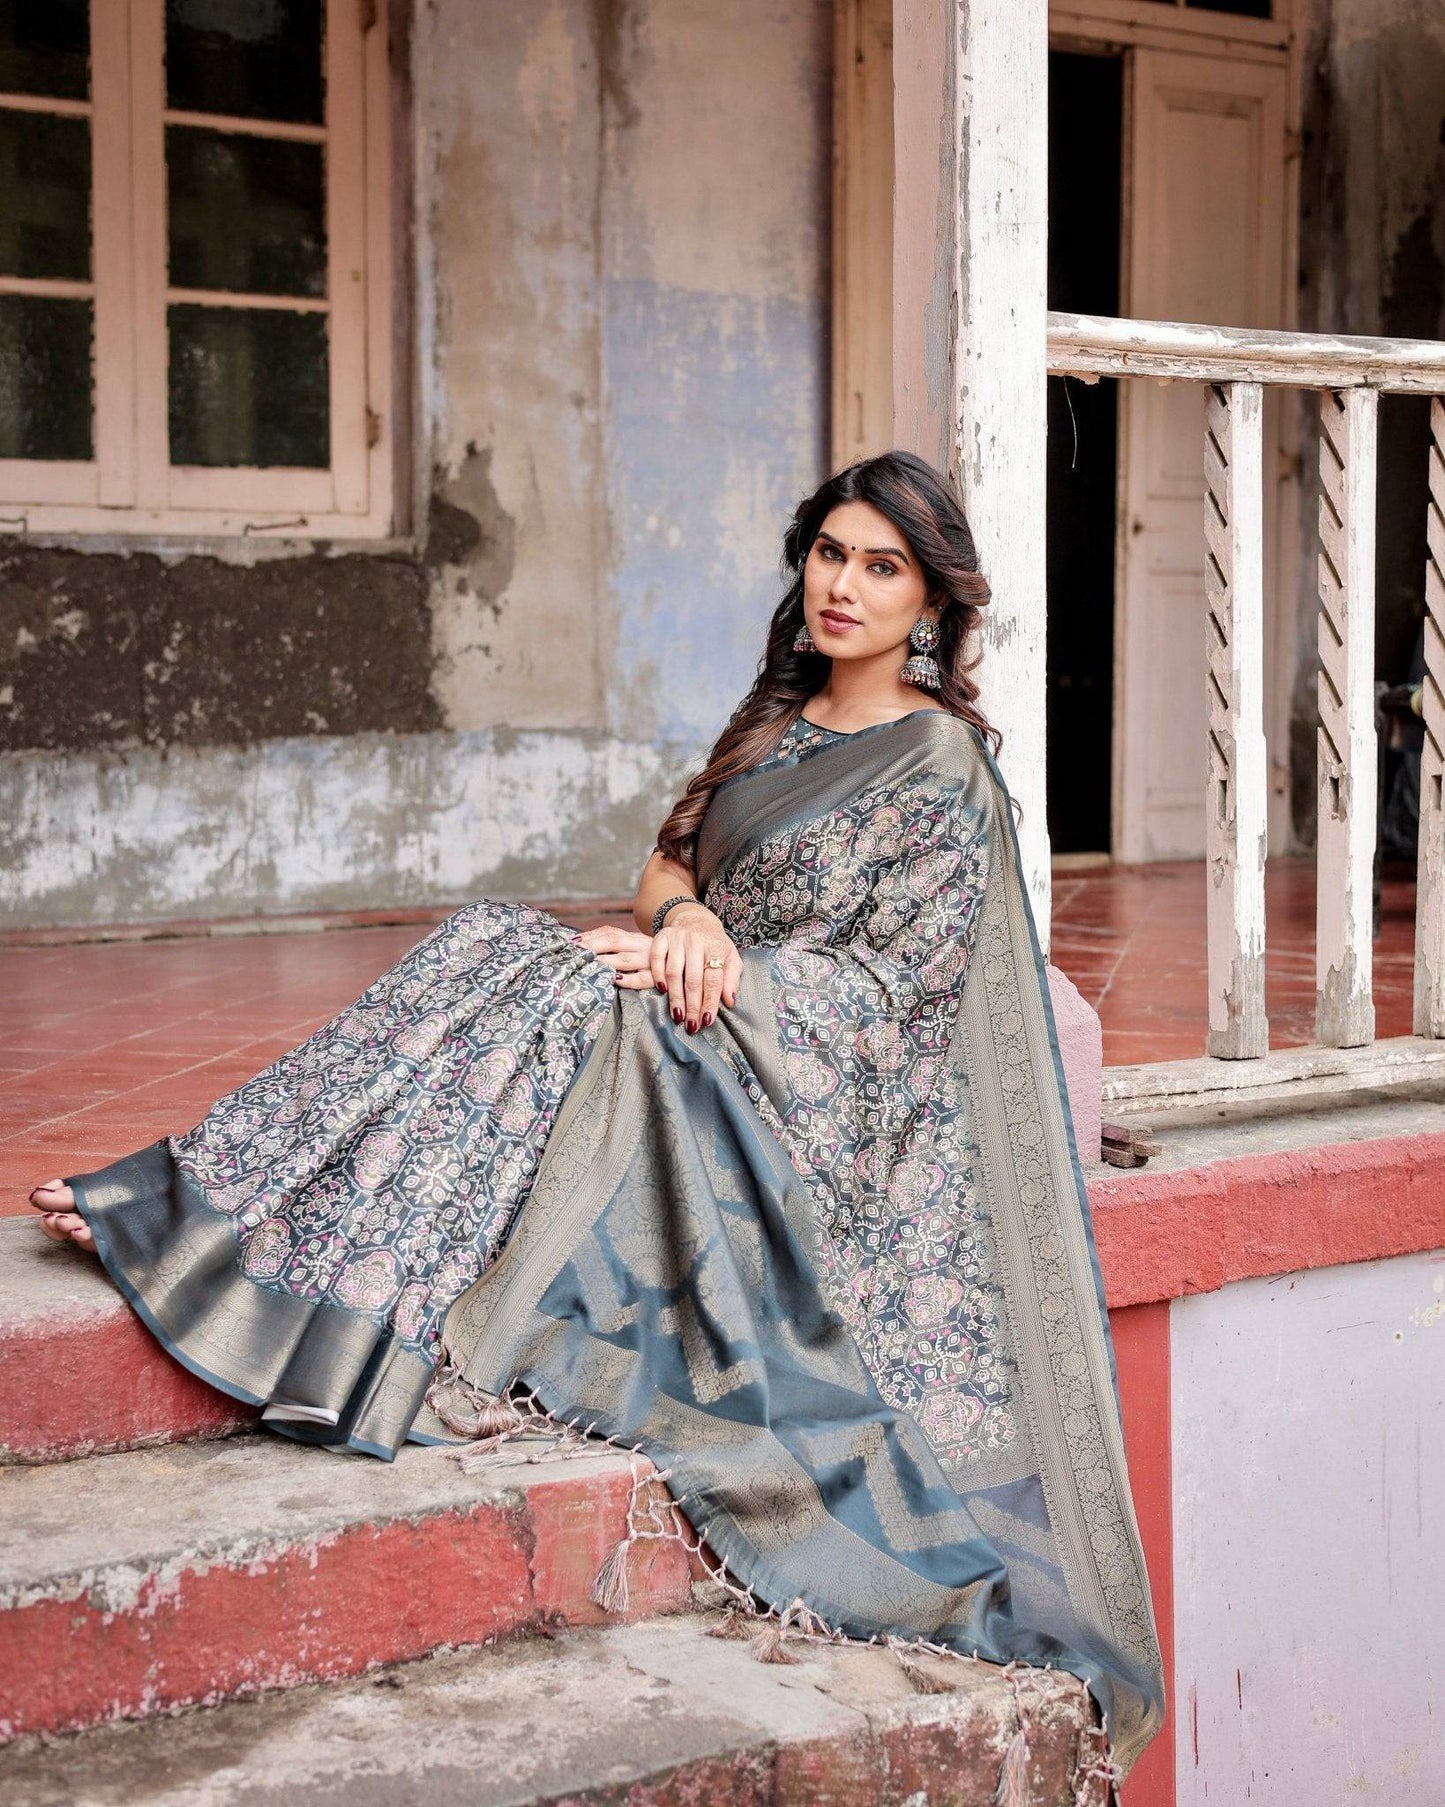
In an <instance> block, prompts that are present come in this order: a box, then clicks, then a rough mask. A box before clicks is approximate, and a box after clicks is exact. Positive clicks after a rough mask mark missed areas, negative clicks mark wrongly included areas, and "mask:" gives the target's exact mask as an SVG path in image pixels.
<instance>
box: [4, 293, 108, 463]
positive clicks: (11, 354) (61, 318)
mask: <svg viewBox="0 0 1445 1807" xmlns="http://www.w3.org/2000/svg"><path fill="white" fill-rule="evenodd" d="M92 325H93V322H92V317H91V304H90V302H88V301H57V300H53V299H52V298H51V297H50V296H48V295H0V458H81V459H88V458H90V457H91V456H92V455H93V454H92V449H91V431H90V419H91V402H90V346H91V334H92Z"/></svg>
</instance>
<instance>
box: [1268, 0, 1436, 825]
mask: <svg viewBox="0 0 1445 1807" xmlns="http://www.w3.org/2000/svg"><path fill="white" fill-rule="evenodd" d="M1303 29H1304V33H1305V52H1304V66H1303V67H1304V91H1303V102H1304V113H1303V125H1304V152H1303V163H1302V167H1301V211H1300V266H1301V286H1300V325H1301V327H1302V328H1304V329H1305V330H1320V331H1329V332H1347V333H1385V334H1398V335H1400V336H1402V337H1406V338H1422V339H1437V338H1442V337H1445V9H1442V7H1441V6H1440V5H1439V4H1438V0H1305V4H1304V18H1303ZM1303 405H1304V406H1305V408H1306V409H1307V411H1308V420H1309V424H1308V426H1307V430H1306V435H1305V439H1304V443H1305V444H1306V446H1308V447H1310V448H1313V446H1314V443H1315V441H1314V437H1313V433H1314V420H1313V409H1312V407H1311V404H1310V403H1308V402H1305V403H1304V404H1303ZM1428 444H1429V415H1428V405H1427V403H1426V401H1425V400H1424V399H1423V398H1419V397H1413V396H1411V397H1386V398H1385V399H1384V401H1383V403H1382V406H1381V413H1380V448H1379V497H1380V505H1379V515H1378V528H1377V536H1376V537H1377V548H1378V550H1377V559H1376V582H1377V586H1378V606H1377V636H1378V647H1379V653H1378V658H1377V661H1376V671H1377V673H1378V674H1379V675H1380V676H1381V677H1384V678H1386V679H1388V680H1389V681H1390V682H1399V681H1400V680H1402V679H1403V678H1404V676H1405V675H1406V671H1407V669H1408V664H1409V659H1410V655H1411V651H1412V649H1413V647H1414V643H1415V636H1416V633H1417V631H1418V627H1419V623H1420V619H1421V616H1422V614H1423V609H1424V573H1425V511H1426V497H1427V490H1426V469H1427V466H1426V452H1427V447H1428ZM1305 475H1306V481H1305V483H1304V485H1303V502H1302V511H1303V518H1302V521H1301V537H1302V543H1303V544H1304V545H1305V546H1306V547H1311V546H1313V545H1314V543H1315V533H1316V522H1317V518H1318V489H1317V487H1316V481H1315V477H1316V473H1315V471H1314V470H1313V468H1307V469H1306V473H1305ZM1314 577H1315V572H1314V559H1313V557H1312V556H1311V557H1308V558H1306V559H1305V560H1304V561H1303V571H1302V581H1301V594H1300V598H1299V613H1298V625H1299V633H1298V639H1297V667H1296V682H1295V689H1294V711H1293V714H1294V734H1293V740H1294V749H1293V758H1292V768H1293V795H1294V807H1293V815H1294V821H1295V827H1296V830H1297V832H1299V833H1301V834H1302V835H1303V836H1304V837H1305V838H1306V839H1312V838H1313V823H1314V807H1315V794H1314V786H1315V775H1314V774H1315V727H1314V724H1315V721H1316V719H1317V713H1316V705H1315V670H1316V657H1315V633H1316V626H1315V623H1316V603H1315V598H1314V593H1313V588H1312V586H1313V583H1314Z"/></svg>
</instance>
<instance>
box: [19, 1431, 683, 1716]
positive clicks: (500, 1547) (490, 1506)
mask: <svg viewBox="0 0 1445 1807" xmlns="http://www.w3.org/2000/svg"><path fill="white" fill-rule="evenodd" d="M630 1491H631V1479H630V1476H629V1474H628V1472H627V1471H626V1469H625V1468H621V1467H619V1468H618V1469H617V1470H614V1471H613V1472H612V1473H609V1474H605V1475H598V1474H596V1473H593V1474H591V1475H575V1476H563V1477H558V1478H555V1479H547V1480H544V1481H539V1483H538V1484H537V1485H534V1486H529V1487H528V1488H527V1490H526V1494H525V1496H524V1501H523V1503H520V1504H518V1503H515V1501H516V1496H515V1494H514V1495H512V1496H510V1499H509V1500H508V1501H507V1502H506V1503H503V1502H499V1501H497V1500H495V1499H494V1500H482V1501H479V1502H478V1503H477V1505H476V1506H474V1507H472V1508H470V1509H468V1510H456V1509H447V1510H444V1511H438V1512H435V1513H431V1514H426V1515H423V1516H419V1517H417V1518H415V1519H402V1520H392V1521H389V1522H387V1523H385V1524H380V1525H373V1524H360V1525H355V1526H351V1527H348V1528H347V1529H345V1530H342V1531H340V1532H337V1533H335V1534H332V1535H330V1536H327V1537H322V1538H318V1539H313V1540H308V1541H306V1542H304V1543H299V1544H295V1545H292V1546H290V1547H289V1548H282V1549H281V1550H279V1551H278V1552H277V1553H276V1555H275V1556H274V1557H271V1558H268V1559H264V1560H259V1559H257V1558H255V1557H254V1556H253V1557H251V1558H250V1559H248V1560H245V1561H242V1562H240V1563H237V1564H235V1565H232V1564H230V1563H227V1562H224V1561H221V1562H217V1561H209V1562H206V1563H205V1564H204V1565H201V1564H198V1565H197V1566H195V1567H191V1568H184V1569H181V1570H180V1571H179V1572H174V1571H172V1570H171V1569H170V1568H169V1567H167V1568H165V1569H164V1570H163V1571H162V1572H160V1573H157V1574H153V1575H151V1576H150V1577H149V1578H148V1579H147V1580H146V1581H145V1582H144V1583H143V1584H142V1586H141V1588H140V1589H139V1590H138V1594H137V1598H136V1599H135V1601H134V1602H133V1603H131V1604H130V1605H129V1606H128V1607H126V1608H123V1609H120V1610H115V1609H110V1610H108V1609H107V1608H106V1606H105V1604H104V1603H103V1602H101V1601H98V1600H96V1599H94V1598H92V1597H91V1596H90V1595H88V1594H86V1593H84V1592H82V1593H79V1594H77V1595H76V1596H75V1597H72V1598H68V1599H56V1598H47V1599H42V1600H36V1601H32V1602H30V1603H28V1604H23V1605H17V1606H15V1607H13V1608H12V1609H11V1610H9V1611H8V1612H6V1613H4V1614H3V1617H0V1624H3V1631H0V1741H3V1740H8V1739H12V1738H15V1737H17V1736H19V1735H20V1734H22V1733H25V1732H40V1731H64V1730H74V1729H78V1728H80V1727H82V1726H87V1725H94V1724H97V1723H99V1722H101V1721H104V1720H112V1719H127V1718H135V1717H139V1716H142V1715H147V1714H151V1713H155V1712H159V1711H164V1710H165V1709H167V1708H170V1707H177V1706H186V1705H192V1704H195V1703H201V1702H214V1701H217V1700H222V1699H226V1698H228V1697H230V1696H233V1695H238V1694H249V1693H255V1692H257V1691H259V1690H261V1689H264V1688H278V1687H292V1686H295V1685H296V1684H298V1683H300V1682H306V1681H319V1680H324V1679H326V1678H329V1677H334V1676H341V1675H354V1674H357V1673H359V1672H360V1671H362V1670H364V1669H368V1668H372V1667H374V1666H376V1665H377V1664H381V1663H390V1662H397V1661H401V1660H403V1659H405V1658H408V1657H417V1656H421V1655H424V1654H425V1653H426V1652H428V1651H431V1650H435V1649H437V1648H439V1647H442V1646H458V1645H474V1644H485V1643H490V1642H492V1641H494V1640H495V1639H498V1638H501V1637H506V1636H509V1635H511V1634H514V1633H517V1632H522V1631H528V1630H531V1631H535V1630H538V1629H544V1628H545V1627H546V1626H547V1625H549V1624H563V1623H565V1624H568V1625H599V1624H604V1623H609V1622H612V1621H614V1620H615V1619H617V1618H619V1617H629V1618H631V1617H642V1616H646V1615H650V1614H653V1613H659V1612H675V1611H678V1610H681V1609H682V1608H685V1607H686V1606H688V1605H689V1604H690V1602H691V1597H692V1594H691V1588H692V1578H691V1572H690V1566H689V1562H688V1558H687V1555H686V1552H685V1551H684V1550H683V1548H682V1546H681V1545H680V1544H677V1543H672V1542H662V1543H659V1542H653V1543H649V1544H645V1545H643V1546H641V1547H640V1548H635V1549H634V1553H633V1556H632V1559H631V1564H630V1567H629V1571H628V1575H629V1583H630V1601H629V1607H628V1611H627V1613H626V1614H625V1615H619V1614H611V1615H609V1614H606V1613H603V1612H602V1611H601V1609H600V1608H598V1607H597V1606H595V1605H594V1604H593V1602H592V1599H591V1589H592V1584H593V1580H594V1578H595V1576H596V1574H597V1571H598V1569H599V1568H600V1567H601V1565H602V1563H603V1561H604V1559H605V1558H606V1556H607V1554H608V1552H609V1551H610V1550H611V1549H612V1547H613V1545H615V1544H616V1543H617V1541H618V1540H619V1538H621V1536H622V1535H623V1532H624V1528H625V1522H626V1511H627V1502H628V1498H629V1495H630Z"/></svg>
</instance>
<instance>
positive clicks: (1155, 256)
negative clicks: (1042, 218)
mask: <svg viewBox="0 0 1445 1807" xmlns="http://www.w3.org/2000/svg"><path fill="white" fill-rule="evenodd" d="M1129 65H1130V66H1129V70H1128V78H1127V83H1126V98H1125V108H1126V133H1125V137H1126V150H1125V157H1126V164H1127V175H1128V181H1127V183H1126V189H1125V221H1124V264H1125V269H1124V279H1125V280H1124V301H1123V310H1124V312H1125V313H1126V314H1128V315H1131V316H1133V317H1134V318H1136V319H1151V320H1190V321H1202V322H1206V323H1208V324H1211V325H1219V326H1257V327H1266V326H1268V327H1279V326H1282V325H1284V324H1285V319H1286V314H1285V306H1286V297H1285V270H1286V267H1287V236H1286V231H1285V217H1284V205H1285V148H1286V147H1285V125H1286V99H1287V81H1288V77H1287V71H1286V70H1285V68H1284V67H1282V66H1274V65H1271V64H1268V63H1262V62H1248V61H1234V60H1230V59H1227V58H1224V57H1213V56H1201V55H1195V54H1192V53H1189V54H1184V53H1179V52H1174V51H1164V50H1155V49H1145V48H1137V49H1135V50H1133V51H1131V52H1130V55H1129ZM1119 425H1120V451H1119V477H1120V498H1119V501H1120V507H1119V520H1120V525H1121V529H1122V531H1121V532H1120V534H1119V551H1118V563H1119V570H1118V582H1117V586H1116V606H1117V610H1118V614H1117V618H1116V623H1115V641H1114V645H1115V674H1114V734H1113V742H1114V748H1113V753H1114V799H1113V801H1114V808H1113V822H1114V847H1113V852H1114V857H1115V858H1116V859H1123V860H1156V859H1171V858H1198V857H1201V856H1202V855H1203V853H1204V782H1205V760H1204V746H1205V703H1204V671H1205V632H1204V533H1203V497H1204V461H1203V434H1204V390H1203V388H1202V386H1200V385H1198V384H1192V383H1159V382H1155V381H1152V380H1150V379H1148V378H1131V379H1128V380H1126V381H1124V382H1123V383H1121V384H1120V422H1119ZM1280 443H1281V442H1280V409H1279V396H1278V393H1277V392H1271V393H1269V394H1267V396H1266V414H1265V472H1266V481H1265V610H1266V635H1265V638H1266V648H1267V653H1266V657H1267V658H1269V656H1270V655H1269V652H1268V648H1270V647H1271V646H1272V645H1273V643H1274V640H1275V635H1274V634H1273V633H1272V632H1271V630H1270V623H1271V619H1272V617H1273V616H1274V615H1275V614H1276V613H1277V610H1278V607H1280V606H1284V607H1288V599H1287V598H1283V597H1280V596H1279V595H1278V594H1277V592H1278V584H1277V582H1276V581H1275V572H1276V570H1277V568H1278V563H1279V559H1278V546H1279V540H1278V532H1279V513H1280V511H1279V507H1278V500H1277V496H1276V493H1275V492H1276V484H1275V482H1274V481H1273V480H1272V479H1273V477H1274V475H1275V472H1276V471H1277V469H1278V468H1279V453H1278V452H1277V451H1276V450H1275V449H1274V448H1277V447H1279V446H1280ZM1271 677H1272V673H1271V672H1270V671H1269V670H1268V669H1267V670H1266V674H1265V683H1266V694H1267V695H1269V694H1271V693H1272V688H1273V687H1272V684H1271Z"/></svg>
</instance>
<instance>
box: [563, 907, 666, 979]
mask: <svg viewBox="0 0 1445 1807" xmlns="http://www.w3.org/2000/svg"><path fill="white" fill-rule="evenodd" d="M577 940H578V942H579V943H580V944H581V945H582V946H583V947H585V948H587V949H589V950H590V951H591V952H592V953H594V954H596V956H597V958H598V959H599V960H600V961H602V963H603V965H604V966H610V967H611V968H612V971H613V974H614V976H615V978H616V980H617V983H618V985H619V986H620V987H621V988H622V989H623V990H624V991H651V990H652V988H653V984H654V980H653V977H652V937H651V935H644V934H641V933H640V932H639V931H638V930H637V929H619V928H614V927H613V925H612V924H611V923H610V922H605V923H603V925H602V927H601V928H600V929H588V930H587V931H586V932H585V933H584V934H581V935H579V936H578V937H577Z"/></svg>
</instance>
